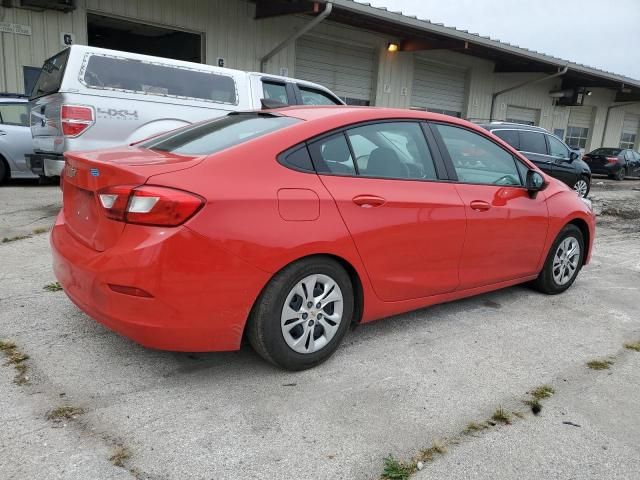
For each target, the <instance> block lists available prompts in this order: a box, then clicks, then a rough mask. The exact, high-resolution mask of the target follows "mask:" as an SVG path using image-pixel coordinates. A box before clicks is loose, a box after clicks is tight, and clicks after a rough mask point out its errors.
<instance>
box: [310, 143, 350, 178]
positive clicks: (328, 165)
mask: <svg viewBox="0 0 640 480" xmlns="http://www.w3.org/2000/svg"><path fill="white" fill-rule="evenodd" d="M309 152H310V153H311V158H312V159H313V164H314V166H315V167H316V170H317V172H318V173H332V174H335V175H355V174H356V168H355V166H354V163H353V158H352V156H351V150H349V144H348V143H347V139H346V138H345V136H344V134H343V133H336V134H335V135H332V136H330V137H327V138H323V139H321V140H318V141H315V142H312V143H310V144H309Z"/></svg>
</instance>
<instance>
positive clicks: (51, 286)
mask: <svg viewBox="0 0 640 480" xmlns="http://www.w3.org/2000/svg"><path fill="white" fill-rule="evenodd" d="M42 289H43V290H46V291H47V292H59V291H60V290H62V285H60V282H52V283H47V284H46V285H45V286H44V287H42Z"/></svg>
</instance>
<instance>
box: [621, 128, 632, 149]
mask: <svg viewBox="0 0 640 480" xmlns="http://www.w3.org/2000/svg"><path fill="white" fill-rule="evenodd" d="M635 145H636V134H635V133H628V132H622V136H621V137H620V145H619V146H620V148H631V149H633V148H634V147H635Z"/></svg>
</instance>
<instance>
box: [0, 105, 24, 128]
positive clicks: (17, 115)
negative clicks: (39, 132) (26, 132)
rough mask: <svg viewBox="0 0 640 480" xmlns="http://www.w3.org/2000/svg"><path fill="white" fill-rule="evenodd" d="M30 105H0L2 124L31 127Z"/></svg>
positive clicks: (0, 120) (0, 121)
mask: <svg viewBox="0 0 640 480" xmlns="http://www.w3.org/2000/svg"><path fill="white" fill-rule="evenodd" d="M28 105H29V104H28V103H26V102H25V103H0V123H1V124H3V125H17V126H20V127H28V126H29V106H28Z"/></svg>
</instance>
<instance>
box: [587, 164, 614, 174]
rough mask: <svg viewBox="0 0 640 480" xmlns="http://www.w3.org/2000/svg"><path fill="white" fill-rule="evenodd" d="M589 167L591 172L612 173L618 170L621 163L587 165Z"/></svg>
mask: <svg viewBox="0 0 640 480" xmlns="http://www.w3.org/2000/svg"><path fill="white" fill-rule="evenodd" d="M589 168H591V173H595V174H599V175H613V174H615V173H618V172H619V171H620V169H621V168H622V165H620V164H619V163H610V164H607V165H589Z"/></svg>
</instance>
